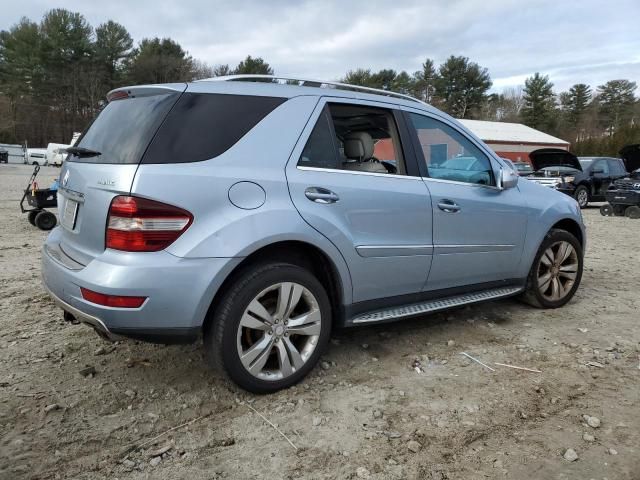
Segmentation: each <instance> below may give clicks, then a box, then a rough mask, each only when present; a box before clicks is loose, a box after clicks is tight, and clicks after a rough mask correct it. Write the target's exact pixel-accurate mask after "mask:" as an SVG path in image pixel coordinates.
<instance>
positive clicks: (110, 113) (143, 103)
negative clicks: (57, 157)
mask: <svg viewBox="0 0 640 480" xmlns="http://www.w3.org/2000/svg"><path fill="white" fill-rule="evenodd" d="M179 96H180V94H178V93H163V94H160V95H150V96H141V97H133V98H125V99H122V100H113V101H111V102H109V103H108V104H107V105H106V106H105V107H104V109H103V110H102V111H101V112H100V113H99V114H98V116H97V117H96V119H95V120H94V121H93V123H92V124H91V126H90V127H89V129H88V130H87V131H86V132H85V134H84V135H83V136H82V137H81V138H80V141H79V142H78V144H77V145H76V147H78V151H80V150H79V149H86V150H93V151H95V152H99V153H100V155H93V156H85V155H81V154H80V155H78V154H74V153H73V152H72V153H70V154H69V157H68V160H69V161H71V162H83V163H138V162H139V161H140V159H141V158H142V154H143V153H144V151H145V150H146V149H147V146H148V145H149V142H150V141H151V139H152V137H153V135H154V134H155V133H156V130H157V129H158V127H159V126H160V123H162V120H164V118H165V116H166V115H167V112H168V111H169V110H170V109H171V107H172V106H173V104H174V103H175V101H176V99H177V98H178V97H179Z"/></svg>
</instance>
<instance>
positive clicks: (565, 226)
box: [551, 218, 584, 248]
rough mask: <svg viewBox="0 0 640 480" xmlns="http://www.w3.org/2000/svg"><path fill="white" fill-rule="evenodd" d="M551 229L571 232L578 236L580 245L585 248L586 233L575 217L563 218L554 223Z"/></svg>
mask: <svg viewBox="0 0 640 480" xmlns="http://www.w3.org/2000/svg"><path fill="white" fill-rule="evenodd" d="M551 229H558V230H564V231H565V232H568V233H570V234H571V235H573V236H574V237H576V239H577V240H578V242H580V246H582V247H583V248H584V233H583V232H582V228H580V225H579V224H578V222H576V221H575V220H574V219H573V218H563V219H562V220H559V221H557V222H556V223H554V224H553V226H552V227H551Z"/></svg>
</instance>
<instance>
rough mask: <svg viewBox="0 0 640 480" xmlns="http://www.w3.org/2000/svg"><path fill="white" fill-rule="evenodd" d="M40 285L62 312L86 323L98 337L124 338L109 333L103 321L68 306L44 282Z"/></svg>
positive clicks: (109, 338) (114, 339) (112, 339)
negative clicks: (94, 330)
mask: <svg viewBox="0 0 640 480" xmlns="http://www.w3.org/2000/svg"><path fill="white" fill-rule="evenodd" d="M42 285H43V286H44V289H45V290H46V291H47V293H48V294H49V296H50V297H51V299H52V300H53V302H54V303H55V304H56V305H57V306H58V307H60V308H62V310H64V311H65V312H69V313H70V314H71V315H73V316H74V317H75V318H76V320H78V321H80V322H82V323H86V324H87V325H90V326H91V327H93V328H94V329H96V331H97V332H98V333H99V334H100V335H102V336H103V337H104V338H106V339H108V340H111V341H116V340H122V339H123V338H124V337H121V336H120V335H115V334H113V333H111V331H110V330H109V329H108V328H107V326H106V325H105V324H104V323H103V321H102V320H100V319H99V318H98V317H94V316H93V315H89V314H88V313H85V312H83V311H81V310H78V309H77V308H76V307H73V306H71V305H69V304H68V303H67V302H65V301H64V300H62V299H61V298H60V297H58V296H57V295H56V294H54V293H53V292H52V291H51V290H50V289H49V287H48V286H47V284H46V283H45V282H44V281H43V282H42Z"/></svg>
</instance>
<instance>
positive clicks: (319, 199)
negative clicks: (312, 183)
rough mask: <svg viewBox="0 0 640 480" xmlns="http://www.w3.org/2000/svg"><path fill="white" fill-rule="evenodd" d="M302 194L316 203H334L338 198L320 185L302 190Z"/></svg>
mask: <svg viewBox="0 0 640 480" xmlns="http://www.w3.org/2000/svg"><path fill="white" fill-rule="evenodd" d="M304 195H305V197H307V198H308V199H309V200H311V201H312V202H316V203H336V202H337V201H338V200H340V197H338V195H337V194H335V193H333V192H332V191H331V190H327V189H326V188H322V187H309V188H307V189H306V190H305V191H304Z"/></svg>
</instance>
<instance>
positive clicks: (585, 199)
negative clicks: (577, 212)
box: [578, 189, 589, 207]
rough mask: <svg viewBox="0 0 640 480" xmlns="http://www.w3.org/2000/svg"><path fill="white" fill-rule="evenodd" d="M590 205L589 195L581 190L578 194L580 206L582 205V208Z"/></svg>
mask: <svg viewBox="0 0 640 480" xmlns="http://www.w3.org/2000/svg"><path fill="white" fill-rule="evenodd" d="M588 203H589V194H588V193H587V191H586V190H585V189H581V190H580V191H579V192H578V205H580V206H581V207H586V206H587V204H588Z"/></svg>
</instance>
